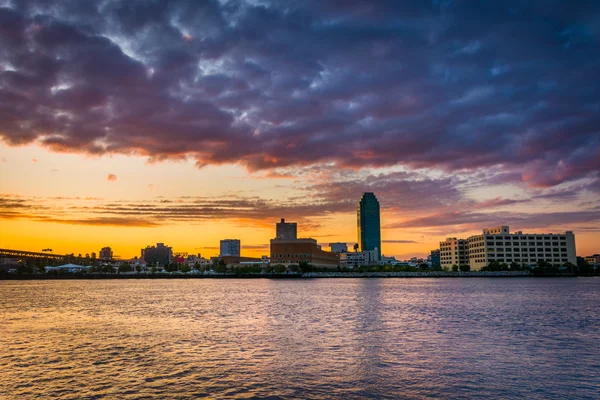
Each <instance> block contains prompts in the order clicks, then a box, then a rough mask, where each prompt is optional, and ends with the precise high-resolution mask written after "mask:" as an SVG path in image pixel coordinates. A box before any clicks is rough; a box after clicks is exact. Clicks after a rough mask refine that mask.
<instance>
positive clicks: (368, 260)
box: [340, 249, 379, 268]
mask: <svg viewBox="0 0 600 400" xmlns="http://www.w3.org/2000/svg"><path fill="white" fill-rule="evenodd" d="M378 261H379V260H378V250H377V249H375V250H365V251H357V252H350V253H348V252H342V253H340V267H347V268H354V267H360V266H363V265H376V264H377V263H378Z"/></svg>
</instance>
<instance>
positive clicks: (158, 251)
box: [142, 243, 173, 268]
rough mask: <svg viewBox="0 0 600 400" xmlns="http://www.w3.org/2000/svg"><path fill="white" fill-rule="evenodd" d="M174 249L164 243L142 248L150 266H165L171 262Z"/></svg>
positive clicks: (143, 255) (146, 261)
mask: <svg viewBox="0 0 600 400" xmlns="http://www.w3.org/2000/svg"><path fill="white" fill-rule="evenodd" d="M172 257H173V250H172V249H171V248H170V247H169V246H165V244H164V243H157V244H156V246H148V247H146V248H145V249H142V258H143V259H144V262H145V263H146V266H147V267H148V268H150V267H164V266H165V265H168V264H170V263H171V259H172Z"/></svg>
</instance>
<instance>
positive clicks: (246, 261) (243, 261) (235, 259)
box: [220, 256, 265, 267]
mask: <svg viewBox="0 0 600 400" xmlns="http://www.w3.org/2000/svg"><path fill="white" fill-rule="evenodd" d="M220 258H221V260H223V262H224V263H225V264H226V265H227V266H228V267H231V266H237V265H255V264H263V263H265V262H264V260H263V258H258V257H240V256H225V257H220Z"/></svg>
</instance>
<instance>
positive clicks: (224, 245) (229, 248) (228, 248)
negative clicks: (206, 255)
mask: <svg viewBox="0 0 600 400" xmlns="http://www.w3.org/2000/svg"><path fill="white" fill-rule="evenodd" d="M240 247H241V246H240V240H239V239H224V240H221V248H220V249H221V251H220V253H219V256H220V257H227V256H232V257H239V256H240Z"/></svg>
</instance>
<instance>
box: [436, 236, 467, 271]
mask: <svg viewBox="0 0 600 400" xmlns="http://www.w3.org/2000/svg"><path fill="white" fill-rule="evenodd" d="M468 263H469V258H468V256H467V241H466V240H465V239H457V238H455V237H454V238H447V239H446V240H445V241H443V242H440V265H441V267H442V268H445V267H447V268H452V266H453V265H457V266H459V267H460V266H461V265H467V264H468Z"/></svg>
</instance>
